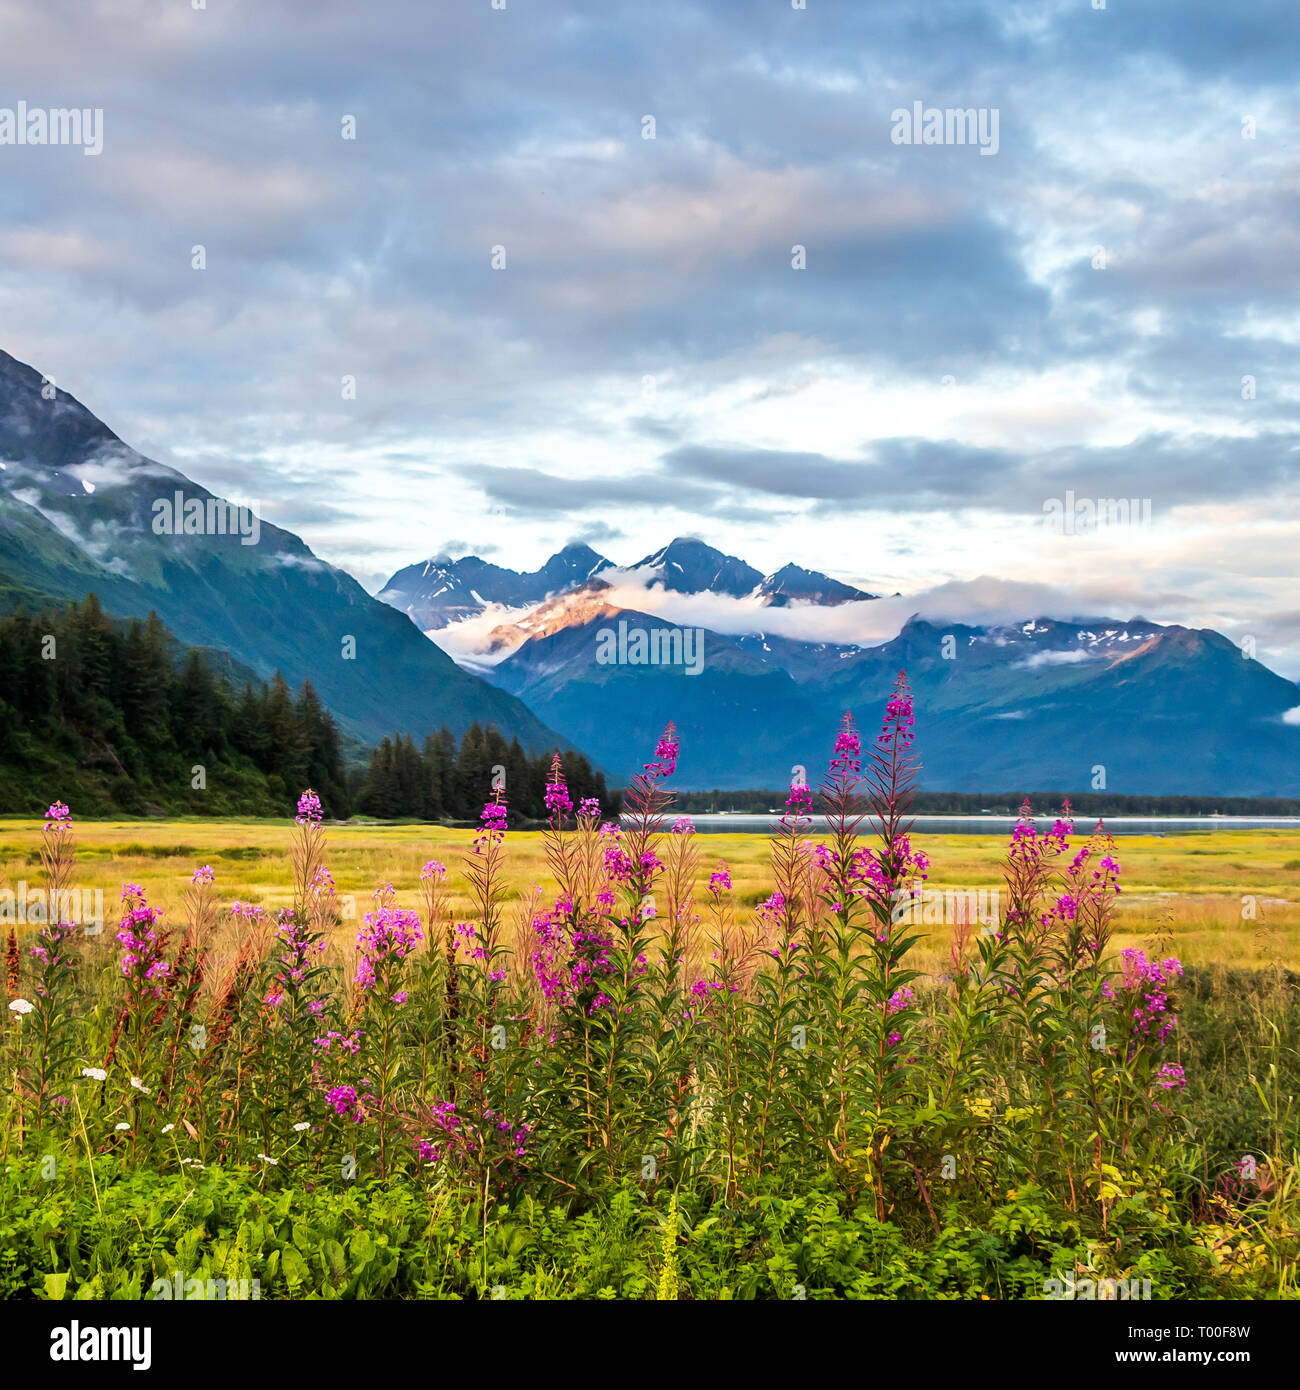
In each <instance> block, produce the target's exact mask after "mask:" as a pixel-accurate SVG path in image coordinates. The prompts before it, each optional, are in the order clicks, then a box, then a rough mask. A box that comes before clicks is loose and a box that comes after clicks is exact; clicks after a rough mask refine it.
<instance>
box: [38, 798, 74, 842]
mask: <svg viewBox="0 0 1300 1390" xmlns="http://www.w3.org/2000/svg"><path fill="white" fill-rule="evenodd" d="M45 828H46V830H48V831H51V832H52V833H55V834H57V833H59V832H60V831H63V830H70V829H71V828H72V812H71V811H69V810H68V808H67V806H66V805H65V804H64V803H63V802H62V801H56V802H55V803H54V805H53V806H51V807H50V809H49V810H48V811H46V813H45Z"/></svg>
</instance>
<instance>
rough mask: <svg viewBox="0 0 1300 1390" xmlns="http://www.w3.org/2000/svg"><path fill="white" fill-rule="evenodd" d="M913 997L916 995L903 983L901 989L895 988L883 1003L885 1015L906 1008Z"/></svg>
mask: <svg viewBox="0 0 1300 1390" xmlns="http://www.w3.org/2000/svg"><path fill="white" fill-rule="evenodd" d="M915 997H916V996H915V995H914V994H913V993H912V991H911V990H910V989H908V988H907V986H906V985H904V986H903V987H902V988H901V989H896V990H895V991H894V992H893V994H891V995H890V996H889V999H888V1000H887V1001H886V1003H885V1014H886V1016H888V1015H889V1014H896V1013H899V1012H900V1011H901V1010H903V1009H905V1008H907V1006H908V1005H909V1004H910V1003H911V1002H912V1000H913V999H914V998H915ZM894 1036H895V1037H896V1036H897V1034H895V1035H894Z"/></svg>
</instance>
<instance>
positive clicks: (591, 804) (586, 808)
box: [578, 796, 600, 820]
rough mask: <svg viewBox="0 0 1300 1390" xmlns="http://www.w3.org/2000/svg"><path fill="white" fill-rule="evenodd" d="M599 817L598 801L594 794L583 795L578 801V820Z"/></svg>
mask: <svg viewBox="0 0 1300 1390" xmlns="http://www.w3.org/2000/svg"><path fill="white" fill-rule="evenodd" d="M599 817H600V802H599V801H598V800H597V799H596V798H595V797H594V796H584V797H583V799H582V800H581V801H580V802H578V819H579V820H597V819H599Z"/></svg>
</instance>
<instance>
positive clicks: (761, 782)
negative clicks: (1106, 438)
mask: <svg viewBox="0 0 1300 1390" xmlns="http://www.w3.org/2000/svg"><path fill="white" fill-rule="evenodd" d="M620 620H622V621H624V622H626V623H627V624H629V625H630V626H633V627H641V628H644V629H646V630H647V631H648V630H652V629H655V628H658V629H661V630H664V629H668V628H669V627H670V625H669V624H667V623H665V621H664V620H663V619H660V618H655V617H652V616H650V615H648V614H647V613H644V612H636V611H629V610H619V609H617V608H615V607H614V606H612V605H611V604H610V603H609V602H608V601H607V598H606V596H605V595H604V594H603V593H602V588H601V586H600V584H599V581H597V583H596V584H595V585H593V586H590V587H589V588H588V589H586V590H584V591H582V592H581V593H580V594H573V595H568V596H565V597H563V598H560V599H557V600H554V601H552V602H551V603H550V604H548V605H544V606H543V607H542V608H539V609H537V610H535V611H534V612H532V613H530V614H529V615H528V617H527V618H526V619H525V620H523V621H522V622H519V623H516V624H508V625H504V626H502V627H501V628H499V629H497V630H496V631H495V632H494V633H493V634H492V636H493V641H494V643H495V650H496V653H497V654H498V655H500V654H501V653H503V652H504V653H506V655H505V657H504V659H502V660H501V661H500V664H499V665H497V666H496V667H495V669H494V670H493V671H492V678H493V679H495V680H496V681H497V682H498V683H499V684H501V685H502V686H503V687H504V688H505V689H508V690H512V691H514V692H515V693H516V694H519V695H520V696H521V697H522V698H524V699H526V700H527V701H528V702H529V704H530V705H531V706H532V707H533V708H534V709H535V710H537V711H538V713H539V714H541V715H542V717H544V718H545V719H547V720H548V721H549V722H550V723H552V724H553V725H554V726H555V727H556V728H558V729H560V730H562V731H563V732H564V733H565V734H567V735H568V736H569V737H570V738H572V739H573V740H574V741H575V742H578V743H579V744H581V745H582V746H584V747H589V748H591V749H592V750H593V751H594V752H597V753H598V756H600V757H601V758H602V759H603V760H605V761H606V762H607V764H608V766H609V767H610V768H611V770H613V771H615V772H616V773H618V774H620V775H623V774H626V772H627V771H629V770H634V768H632V767H631V766H630V763H629V753H628V752H627V751H626V750H628V749H629V748H630V747H632V746H633V745H635V747H637V748H640V747H643V746H644V745H645V740H646V739H647V738H648V737H649V736H650V735H651V734H652V733H653V732H654V729H655V726H657V725H661V724H663V723H665V722H667V720H668V719H670V718H671V719H675V720H676V721H677V723H678V724H679V725H680V726H682V728H683V742H682V758H681V762H680V764H679V772H678V777H679V781H680V784H681V785H682V786H684V787H695V788H712V787H719V788H740V787H761V786H765V787H774V788H775V787H781V786H783V785H785V784H786V782H787V781H788V778H789V775H790V769H791V767H792V766H793V765H795V764H802V765H804V766H806V767H807V768H808V770H809V774H810V776H813V777H814V778H815V777H816V776H817V775H819V774H820V771H821V769H822V768H823V767H824V765H825V761H826V758H827V756H828V752H829V748H830V746H831V744H832V743H833V740H834V730H835V727H836V723H837V721H838V719H839V716H840V714H841V713H842V712H843V711H844V710H845V709H851V710H853V711H854V712H855V714H856V715H857V717H858V720H859V723H860V724H861V726H862V728H863V733H864V735H867V736H869V735H870V733H871V732H872V727H873V726H874V724H875V722H876V720H877V718H878V717H879V713H880V711H881V709H882V708H883V705H884V702H885V700H886V698H887V697H888V694H889V690H890V687H891V685H892V683H893V681H894V678H895V676H896V675H897V674H898V672H899V670H900V669H906V671H907V673H908V676H909V679H910V680H911V683H912V688H913V692H914V695H915V702H916V716H917V730H918V736H919V745H920V750H921V754H922V758H923V762H924V771H923V773H922V778H921V783H922V785H923V786H924V787H926V788H932V789H935V790H945V791H981V790H989V789H994V788H1000V787H1007V786H1028V785H1031V784H1032V785H1035V786H1054V787H1060V788H1062V789H1064V790H1074V791H1089V790H1108V791H1111V792H1115V793H1119V794H1168V795H1174V794H1180V793H1182V794H1189V795H1195V794H1200V795H1223V796H1228V795H1235V796H1296V795H1300V727H1297V726H1296V725H1295V724H1292V723H1289V722H1286V720H1285V719H1284V716H1285V715H1287V713H1288V711H1291V710H1293V709H1295V708H1296V707H1300V694H1298V693H1297V689H1296V686H1295V685H1294V684H1293V683H1292V682H1290V681H1288V680H1285V679H1284V678H1283V677H1281V676H1279V675H1277V674H1276V673H1274V672H1272V671H1270V670H1268V668H1267V667H1265V666H1263V665H1261V664H1260V663H1259V662H1257V661H1249V660H1247V659H1245V658H1244V657H1243V655H1242V653H1241V652H1240V650H1239V649H1238V648H1237V647H1235V646H1234V645H1233V644H1232V643H1231V642H1229V641H1228V640H1227V639H1226V638H1225V637H1223V636H1221V635H1220V634H1218V633H1214V632H1206V631H1193V630H1191V629H1188V628H1183V627H1177V626H1161V625H1160V624H1156V623H1150V622H1144V621H1142V620H1140V619H1138V620H1134V621H1132V622H1128V623H1121V622H1114V621H1111V620H1102V619H1098V620H1094V621H1092V622H1088V623H1063V622H1055V621H1052V620H1049V619H1042V618H1040V619H1034V620H1031V621H1027V622H1025V623H1022V624H1020V625H1018V626H1011V627H993V628H980V627H970V626H961V625H956V626H953V625H948V626H945V627H940V626H936V625H934V624H932V623H927V622H923V621H920V620H918V619H913V620H912V621H910V622H909V623H907V624H906V625H905V626H904V628H903V630H902V632H900V633H899V635H898V636H897V637H896V638H894V639H893V640H891V641H889V642H885V643H883V644H881V645H878V646H875V647H857V646H851V645H838V644H831V643H800V642H797V641H794V640H792V639H789V638H783V637H776V636H773V635H771V634H767V635H757V634H756V635H751V636H745V637H739V638H728V637H723V636H720V635H719V634H717V633H710V632H705V633H704V634H703V639H702V640H703V652H704V664H703V669H702V670H701V671H700V673H699V674H698V675H696V676H687V675H685V674H684V673H683V671H682V670H681V669H680V667H678V668H655V667H645V666H636V665H622V666H613V667H610V666H603V665H601V664H600V662H599V661H598V658H597V651H598V644H599V636H600V633H601V631H602V630H605V631H608V630H611V629H613V628H615V627H616V626H617V624H618V622H619V621H620ZM1103 779H1104V780H1103Z"/></svg>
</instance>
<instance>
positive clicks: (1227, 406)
mask: <svg viewBox="0 0 1300 1390" xmlns="http://www.w3.org/2000/svg"><path fill="white" fill-rule="evenodd" d="M195 3H199V0H192V3H191V0H42V3H40V4H39V5H36V4H30V3H26V2H24V3H18V0H0V119H2V109H3V108H16V107H17V103H18V102H19V101H26V102H27V103H28V106H29V108H31V107H66V106H77V107H87V108H102V110H103V113H104V114H103V151H102V153H101V154H99V155H98V156H87V155H85V154H83V153H82V151H81V150H79V149H72V148H48V147H32V146H26V147H15V146H4V145H0V346H2V347H4V348H5V349H7V350H8V351H10V352H12V353H13V354H14V355H15V356H17V357H19V358H20V359H22V360H24V361H27V362H30V363H32V364H33V365H35V366H37V367H39V368H40V369H41V370H42V371H44V372H47V373H49V374H51V375H52V376H53V377H54V378H55V379H56V380H57V382H58V384H59V385H60V386H62V387H64V388H66V389H67V390H69V391H71V392H72V393H73V394H74V395H76V396H78V397H79V398H80V399H81V400H82V401H84V402H85V403H86V404H87V405H88V406H89V407H90V408H91V409H92V410H94V411H95V412H96V414H98V415H100V416H101V417H102V418H103V419H104V420H105V421H107V423H109V424H110V425H111V426H112V427H113V428H114V429H115V430H117V432H118V433H119V434H120V435H122V436H123V438H125V439H126V440H127V441H128V442H129V443H131V444H133V445H135V446H136V447H137V448H139V449H140V450H142V451H143V452H144V453H146V454H149V455H151V456H153V457H155V458H158V459H161V460H163V461H165V462H167V463H170V464H173V465H174V466H176V467H178V468H180V469H182V470H183V471H185V472H186V473H188V474H189V475H190V476H192V477H193V478H195V479H196V480H197V481H199V482H201V483H203V484H204V485H205V486H207V487H209V488H211V489H212V490H213V491H215V492H218V493H221V494H223V495H230V496H236V497H239V498H241V499H251V500H255V501H257V502H258V503H260V504H261V505H262V507H263V508H264V510H265V512H266V514H267V515H268V516H269V517H270V518H271V519H272V520H274V521H275V522H277V523H278V524H280V525H283V526H285V527H287V528H289V529H291V530H294V531H297V532H298V533H299V534H301V535H302V536H303V537H304V538H305V539H306V540H307V541H308V543H309V544H310V545H311V546H312V547H313V548H314V549H315V550H316V551H317V552H318V553H319V554H321V555H322V556H324V557H325V558H326V559H329V560H331V561H334V562H335V563H338V564H341V565H344V566H346V567H347V568H349V569H350V570H352V572H353V573H355V574H356V575H357V576H358V577H359V578H361V579H362V580H363V582H366V583H367V584H368V585H369V587H371V588H374V587H376V584H377V582H378V581H381V580H382V578H384V577H386V576H387V575H388V574H389V573H391V572H392V571H393V570H395V569H396V568H398V567H399V566H400V565H403V564H406V563H409V562H411V561H413V560H416V559H420V558H424V557H426V556H429V555H432V554H435V553H438V552H450V553H452V554H459V553H464V552H467V551H475V552H477V553H479V554H481V555H484V556H485V557H488V558H491V559H493V560H496V561H497V562H499V563H503V564H510V565H512V566H515V567H532V566H535V565H537V564H539V563H540V562H541V561H542V560H544V559H545V557H546V556H547V555H548V554H549V553H550V552H551V551H553V550H555V549H557V548H558V547H559V546H560V545H562V544H564V543H565V542H567V541H570V540H574V539H585V540H588V541H589V542H590V543H591V544H593V545H594V546H596V547H597V548H598V549H600V550H601V551H602V552H603V553H605V554H607V555H609V556H611V558H613V559H615V560H616V561H620V562H631V561H634V560H635V559H637V558H639V557H640V556H642V555H644V554H646V553H648V552H649V551H652V550H654V549H655V548H657V547H658V546H659V545H661V544H662V543H663V542H664V541H665V540H667V539H668V538H669V537H671V536H672V535H675V534H683V533H685V534H694V535H699V536H701V537H703V538H704V539H706V540H708V541H710V542H711V543H712V544H715V545H717V546H719V547H721V548H722V549H724V550H727V551H728V552H730V553H733V554H738V555H741V556H743V557H744V558H745V559H747V560H748V561H749V562H750V563H752V564H754V565H756V566H758V567H759V568H761V569H764V570H771V569H775V568H777V567H778V566H779V565H781V564H783V563H785V562H786V561H788V560H794V561H796V562H799V563H802V564H804V565H807V566H809V567H814V568H820V569H823V570H826V571H828V572H829V573H831V574H833V575H835V576H837V577H840V578H843V579H846V580H849V581H851V582H855V583H858V584H860V585H862V586H863V587H866V588H868V589H870V590H872V591H875V592H882V591H883V592H885V593H893V592H894V591H896V590H901V591H903V592H904V593H905V594H907V595H915V596H917V605H918V606H921V607H924V606H925V604H926V603H928V602H938V601H939V600H938V599H932V598H930V597H928V596H932V595H939V596H942V602H943V603H945V604H947V605H948V606H949V609H950V611H951V610H954V609H960V608H961V607H962V605H963V603H966V604H968V605H969V606H970V607H971V608H972V609H974V608H978V607H979V605H980V604H983V605H984V606H985V608H987V607H988V606H989V605H990V604H993V605H995V606H996V605H997V604H1001V605H1003V606H1004V607H1006V608H1007V610H1008V611H1009V612H1010V611H1012V610H1015V609H1017V608H1024V609H1025V612H1024V613H1023V614H1022V616H1029V615H1030V611H1031V606H1032V609H1033V611H1043V609H1044V607H1045V606H1046V607H1049V608H1051V609H1052V610H1054V611H1053V616H1060V617H1070V616H1080V615H1085V614H1086V615H1095V614H1097V613H1099V612H1105V613H1108V614H1111V615H1114V616H1117V617H1130V616H1134V615H1137V614H1141V615H1144V616H1146V617H1148V618H1152V619H1156V620H1160V621H1181V622H1189V623H1193V624H1196V625H1203V626H1215V627H1218V628H1220V629H1221V630H1223V631H1225V632H1227V633H1229V635H1231V636H1234V637H1242V636H1245V635H1253V636H1256V638H1257V641H1258V643H1259V654H1260V656H1261V657H1262V658H1264V659H1266V660H1268V661H1270V663H1271V664H1273V665H1275V666H1276V667H1278V668H1279V669H1282V670H1284V671H1286V673H1287V674H1289V675H1294V676H1300V581H1298V580H1297V578H1296V571H1297V565H1296V555H1297V550H1298V549H1300V545H1298V542H1300V493H1298V490H1297V487H1296V480H1297V475H1298V474H1300V429H1298V419H1300V377H1298V376H1297V372H1296V350H1297V346H1298V345H1300V318H1298V317H1297V299H1298V295H1297V289H1298V282H1300V144H1298V142H1297V136H1298V135H1300V112H1298V110H1297V103H1296V97H1295V91H1296V85H1295V76H1296V73H1297V71H1300V24H1297V22H1296V17H1295V6H1294V3H1293V0H1255V3H1252V4H1250V5H1248V6H1225V5H1223V4H1222V3H1221V0H1183V2H1182V3H1180V4H1178V5H1177V6H1174V5H1171V4H1169V3H1168V0H1107V7H1106V8H1105V9H1094V8H1092V3H1093V0H1035V2H1034V3H1025V4H1015V3H1005V0H1004V2H1003V3H997V4H989V5H981V4H973V3H963V4H957V3H944V2H943V0H925V3H918V4H915V5H904V4H896V3H889V4H879V3H874V0H873V2H870V3H869V2H868V0H807V7H806V8H805V9H795V8H794V7H793V6H792V5H791V4H790V3H789V0H707V2H706V0H699V2H698V3H686V0H654V2H653V3H647V0H639V3H628V2H627V0H590V2H589V3H561V2H560V0H554V2H553V3H552V2H551V0H506V7H505V8H504V9H494V8H493V7H492V0H454V3H453V0H374V2H373V3H371V4H368V5H357V4H355V3H354V2H353V0H279V2H278V3H276V2H275V0H206V8H203V9H197V10H196V9H194V8H193V4H195ZM915 102H920V103H922V107H923V109H924V108H937V109H940V110H943V109H947V108H961V109H971V108H973V109H976V110H982V111H983V112H984V113H985V118H986V120H991V119H992V113H993V112H996V115H997V131H998V140H997V149H996V153H992V152H990V153H987V154H986V153H983V152H981V150H980V149H979V148H978V147H976V146H972V145H969V144H967V145H952V144H929V145H926V144H917V143H913V144H905V143H898V142H896V140H895V139H894V138H893V137H894V135H895V134H897V133H898V130H899V123H898V122H897V121H896V120H895V119H894V116H893V113H894V112H895V111H896V110H907V111H911V110H912V108H913V103H915ZM647 118H653V119H652V121H648V120H647ZM353 126H354V127H355V139H346V138H344V136H345V134H348V133H351V131H352V128H353ZM651 133H653V136H654V138H653V139H648V138H645V137H646V135H647V134H651ZM196 247H202V248H203V253H202V254H203V258H204V259H205V261H206V266H205V268H203V269H196V268H194V260H195V255H196V253H195V250H194V248H196ZM796 247H802V248H804V250H803V256H802V259H803V260H804V261H805V267H804V268H802V269H796V268H795V266H794V264H793V262H794V261H795V260H796V259H799V257H798V256H797V255H796V253H795V249H794V248H796ZM501 248H504V266H501V267H500V268H495V267H494V265H493V261H494V257H495V259H496V260H497V261H498V262H500V261H501V260H502V258H503V257H502V251H501ZM345 379H349V380H351V381H353V382H355V399H351V398H349V396H348V394H347V388H346V387H345V385H344V383H345ZM1071 497H1072V498H1073V500H1074V502H1075V503H1076V504H1081V505H1083V507H1084V508H1085V510H1084V511H1083V512H1080V513H1079V514H1078V515H1077V516H1075V514H1074V513H1073V512H1071V513H1067V514H1066V515H1065V518H1064V521H1063V520H1062V513H1063V511H1064V510H1065V503H1066V500H1067V498H1071ZM1120 498H1125V499H1137V501H1138V503H1139V506H1138V508H1137V518H1138V521H1137V523H1135V522H1134V521H1133V520H1132V519H1130V521H1129V523H1128V524H1122V521H1120V522H1116V521H1115V520H1114V519H1113V518H1112V519H1111V521H1110V522H1109V524H1105V525H1102V526H1100V527H1099V528H1098V527H1094V528H1089V527H1088V526H1087V524H1086V523H1087V516H1086V506H1087V503H1088V501H1089V500H1094V501H1095V500H1097V499H1120ZM1148 508H1149V518H1150V519H1149V522H1147V521H1146V519H1145V518H1146V516H1147V514H1148ZM1076 523H1077V524H1076ZM1017 585H1023V586H1025V588H1024V589H1017V588H1016V587H1015V586H1017Z"/></svg>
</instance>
